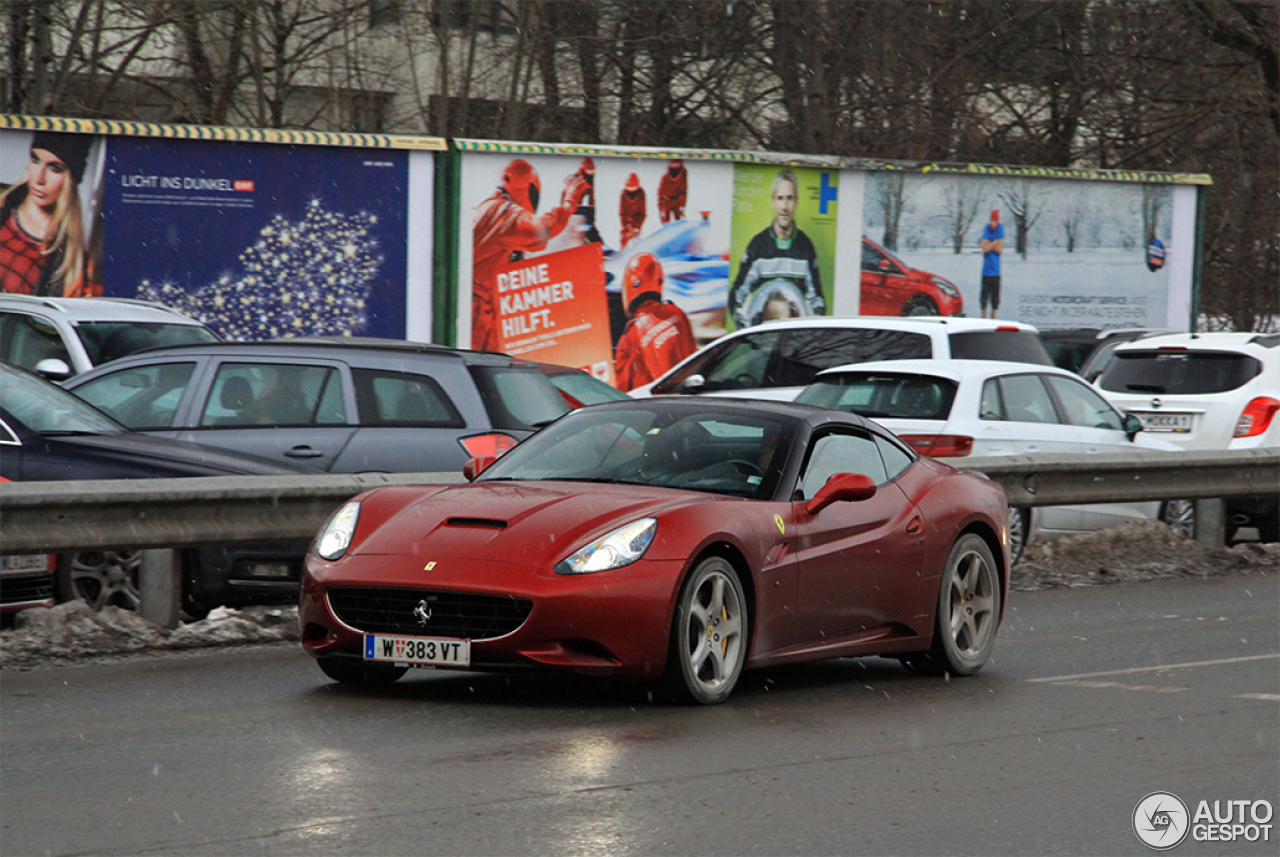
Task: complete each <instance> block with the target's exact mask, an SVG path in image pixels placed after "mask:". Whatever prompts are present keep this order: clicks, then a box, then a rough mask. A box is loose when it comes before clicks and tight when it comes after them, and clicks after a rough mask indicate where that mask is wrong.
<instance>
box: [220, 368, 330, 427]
mask: <svg viewBox="0 0 1280 857" xmlns="http://www.w3.org/2000/svg"><path fill="white" fill-rule="evenodd" d="M346 421H347V416H346V408H345V407H344V405H343V403H342V379H341V376H339V374H338V371H337V370H336V369H334V368H332V367H329V366H307V365H301V364H292V363H223V364H222V365H221V366H220V367H218V375H217V377H216V378H215V379H214V382H213V390H212V392H211V393H210V395H209V400H208V401H207V402H205V407H204V413H203V414H201V415H200V425H202V426H222V427H241V428H243V427H249V426H268V425H270V426H316V425H345V424H346Z"/></svg>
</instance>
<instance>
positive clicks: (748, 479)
mask: <svg viewBox="0 0 1280 857" xmlns="http://www.w3.org/2000/svg"><path fill="white" fill-rule="evenodd" d="M486 464H488V467H487V469H482V468H483V467H484V465H486ZM478 470H479V471H481V472H480V473H479V475H476V471H478ZM464 472H466V473H467V475H468V476H470V477H472V478H473V479H474V481H472V482H471V484H460V485H449V486H442V485H441V486H430V485H415V486H398V487H388V488H380V489H376V490H373V491H369V492H366V493H364V494H361V495H359V496H358V497H356V498H355V499H354V500H352V501H351V502H349V503H347V504H346V505H345V506H343V507H342V508H341V509H340V510H339V511H338V512H337V513H336V514H335V515H334V516H333V518H332V519H331V520H330V521H329V523H327V524H326V525H325V527H324V528H323V529H322V530H321V532H320V535H319V537H318V538H317V539H316V541H315V543H314V544H313V546H312V549H311V552H310V553H309V555H308V557H307V562H306V570H305V572H304V574H303V580H302V597H301V602H300V608H299V621H300V623H301V634H302V645H303V647H304V648H305V650H306V651H307V652H308V653H310V654H311V655H312V656H314V657H315V658H316V659H317V661H318V663H319V666H320V669H321V670H322V671H323V672H324V673H325V674H326V675H327V676H329V677H330V678H332V679H334V680H335V681H339V682H344V683H352V684H379V683H386V682H391V681H395V680H396V679H398V678H400V677H401V676H402V675H403V674H404V673H405V672H406V670H407V669H408V668H410V667H435V668H443V669H469V670H505V669H511V668H516V667H529V666H535V667H542V668H546V669H555V670H567V671H573V672H578V673H584V674H589V675H598V676H612V677H618V678H634V679H660V680H662V681H664V682H665V683H666V684H667V685H668V686H669V688H670V690H672V691H674V693H675V694H676V695H677V696H678V697H682V698H683V699H685V700H686V701H694V702H700V703H717V702H722V701H724V700H725V699H726V698H727V697H728V696H729V694H730V692H731V691H732V690H733V687H734V684H735V683H736V682H737V680H738V677H739V675H740V673H741V671H742V670H743V669H750V668H752V667H763V666H771V665H777V664H786V663H795V662H799V661H807V660H815V659H819V658H834V657H850V656H859V655H882V656H887V657H896V658H900V659H902V660H903V661H904V662H905V663H907V664H908V665H909V666H911V667H912V668H914V669H919V670H923V671H931V672H937V673H944V672H945V673H948V674H955V675H972V674H973V673H976V672H977V671H978V670H980V669H981V668H982V667H983V665H984V664H985V663H986V662H987V659H988V658H989V657H990V655H991V651H992V648H993V646H994V645H995V638H996V629H997V627H998V625H999V622H1000V617H1001V614H1002V610H1003V606H1004V603H1005V593H1006V585H1007V580H1008V569H1009V553H1008V546H1007V538H1006V533H1005V526H1006V522H1007V520H1008V510H1007V506H1006V504H1005V498H1004V492H1003V491H1002V490H1001V488H1000V487H999V486H998V485H996V484H995V483H994V482H991V481H990V480H988V479H987V478H986V477H984V476H982V475H979V474H974V473H966V472H961V471H958V470H955V469H953V468H951V467H949V466H948V465H946V464H944V463H941V462H938V461H936V460H933V459H930V458H924V457H920V456H917V455H916V454H915V453H914V452H913V451H912V450H911V449H910V448H909V447H907V446H905V445H904V444H902V443H901V442H900V441H899V440H897V439H896V438H895V437H894V436H893V435H891V434H889V433H888V432H887V431H885V430H884V429H882V428H880V427H879V426H877V425H875V424H874V423H872V422H870V421H868V420H864V419H863V418H861V417H858V416H856V415H853V414H848V413H843V412H839V411H831V410H825V409H820V408H814V407H811V406H804V405H794V404H790V403H781V402H756V401H751V402H748V401H743V400H732V399H721V398H710V397H678V398H677V397H660V398H656V399H644V400H636V401H629V402H613V403H606V404H600V405H594V406H592V407H589V408H583V409H580V410H577V411H574V412H572V413H570V414H568V415H567V416H565V417H563V418H561V419H560V420H558V421H557V422H555V423H553V424H552V425H550V426H548V427H547V428H545V429H543V430H542V431H541V432H539V433H538V434H536V435H534V436H533V437H531V438H529V439H528V440H526V441H524V442H523V443H521V444H520V445H518V446H517V447H515V448H514V449H512V450H511V451H510V452H508V453H506V454H505V455H504V456H502V457H501V458H499V459H496V460H493V459H488V460H480V459H473V460H472V461H470V462H468V465H467V468H466V470H465V471H464ZM852 569H856V570H857V573H856V574H851V573H850V571H851V570H852Z"/></svg>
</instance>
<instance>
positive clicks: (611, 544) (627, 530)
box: [556, 518, 658, 574]
mask: <svg viewBox="0 0 1280 857" xmlns="http://www.w3.org/2000/svg"><path fill="white" fill-rule="evenodd" d="M657 532H658V521H657V520H656V519H655V518H641V519H640V520H638V521H632V522H631V523H630V524H627V525H626V526H622V527H618V529H616V530H614V531H613V532H611V533H609V534H608V535H604V536H601V537H600V538H598V539H596V540H595V541H594V542H592V543H591V544H589V545H587V546H586V547H584V548H581V549H580V550H577V551H575V552H574V553H573V554H572V555H570V556H568V557H566V558H565V559H563V560H561V561H560V562H559V563H557V564H556V574H591V573H593V572H597V571H609V570H610V569H613V568H621V567H622V566H624V565H630V564H631V563H633V562H635V561H636V560H638V559H639V558H640V557H642V556H644V552H645V551H647V550H648V549H649V545H651V544H652V543H653V537H654V535H655V534H656V533H657Z"/></svg>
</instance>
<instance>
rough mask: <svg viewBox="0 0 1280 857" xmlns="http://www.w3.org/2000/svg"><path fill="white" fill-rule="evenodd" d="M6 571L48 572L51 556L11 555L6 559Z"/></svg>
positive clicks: (35, 554) (33, 554)
mask: <svg viewBox="0 0 1280 857" xmlns="http://www.w3.org/2000/svg"><path fill="white" fill-rule="evenodd" d="M4 570H5V571H48V570H49V555H48V554H44V553H19V554H11V555H9V556H6V557H5V558H4Z"/></svg>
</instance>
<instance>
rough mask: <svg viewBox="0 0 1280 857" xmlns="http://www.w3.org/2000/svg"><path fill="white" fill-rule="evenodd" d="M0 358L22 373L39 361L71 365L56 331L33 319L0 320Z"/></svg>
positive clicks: (19, 315)
mask: <svg viewBox="0 0 1280 857" xmlns="http://www.w3.org/2000/svg"><path fill="white" fill-rule="evenodd" d="M0 343H3V345H2V346H0V347H3V351H0V356H3V357H4V359H5V360H8V361H9V362H10V363H13V364H15V365H17V366H21V367H22V368H23V369H35V368H36V364H37V363H39V362H40V361H41V360H48V359H50V358H56V359H58V360H61V361H62V362H64V363H66V364H67V365H68V366H70V365H71V354H70V353H69V352H68V351H67V346H66V344H65V343H63V341H62V337H61V336H60V335H59V334H58V328H56V327H54V326H53V325H52V324H51V323H49V322H47V321H45V320H44V319H42V318H39V317H37V316H34V315H24V314H22V313H16V312H15V313H8V312H7V313H4V315H3V316H0Z"/></svg>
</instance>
